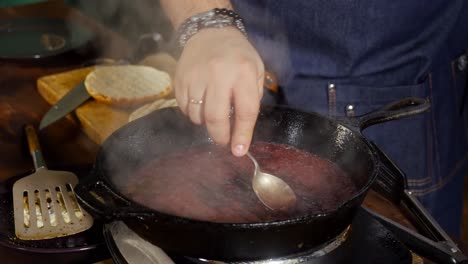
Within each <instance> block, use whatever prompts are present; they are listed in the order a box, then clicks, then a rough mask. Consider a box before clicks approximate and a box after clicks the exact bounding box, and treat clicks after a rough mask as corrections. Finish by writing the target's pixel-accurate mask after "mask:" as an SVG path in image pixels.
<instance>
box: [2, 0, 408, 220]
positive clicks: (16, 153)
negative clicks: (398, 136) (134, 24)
mask: <svg viewBox="0 0 468 264" xmlns="http://www.w3.org/2000/svg"><path fill="white" fill-rule="evenodd" d="M0 17H2V18H4V17H5V18H8V17H54V18H65V17H66V18H67V19H73V20H75V21H78V22H80V23H83V24H84V25H87V26H89V27H90V28H92V29H93V30H94V31H95V32H96V33H98V42H97V49H98V50H99V51H100V53H99V55H101V56H106V57H111V58H117V59H118V58H122V57H125V56H126V55H127V54H129V52H130V48H129V43H127V42H126V41H125V40H124V39H122V38H121V37H120V36H118V35H117V34H115V33H114V32H111V31H109V30H108V29H106V28H104V27H103V26H101V25H99V24H98V23H97V22H96V21H93V20H92V19H90V18H88V17H85V16H84V15H82V14H81V13H80V12H79V11H77V10H76V9H73V8H71V7H69V6H67V5H66V4H64V3H63V2H61V1H48V2H45V3H40V4H35V5H30V6H23V7H18V8H5V9H0ZM82 63H83V61H80V60H76V59H70V60H68V59H67V58H64V59H62V60H59V62H53V63H48V62H45V63H42V62H41V63H26V64H25V63H18V62H13V61H0V72H1V73H2V74H0V157H1V158H0V181H3V180H5V179H7V178H9V177H12V176H14V175H17V174H19V173H22V172H26V171H31V170H32V169H33V162H32V159H31V157H30V156H29V153H28V151H27V147H26V144H25V142H24V141H25V139H24V136H23V129H22V128H23V126H24V125H25V124H33V125H35V126H36V127H37V126H38V124H39V121H40V119H41V117H42V116H43V114H44V113H45V112H46V111H47V110H48V109H49V107H50V106H49V105H48V104H47V103H46V102H45V101H44V100H43V99H42V98H41V97H40V95H39V94H38V93H37V89H36V80H37V79H38V78H39V77H41V76H44V75H49V74H53V73H58V72H62V71H66V70H70V69H74V68H79V67H80V65H81V64H82ZM39 136H40V139H41V145H42V147H43V152H44V156H45V159H46V162H47V164H48V165H49V166H50V167H53V166H69V165H70V166H79V165H85V164H91V163H92V162H93V161H94V157H95V155H96V151H97V150H98V147H99V146H98V145H96V144H94V143H93V142H92V141H91V140H89V139H88V138H87V137H86V136H85V135H84V134H83V133H82V132H81V131H80V129H79V128H78V127H77V124H74V123H73V122H72V121H70V120H68V119H63V120H62V121H59V122H57V123H55V124H53V125H52V126H50V127H49V128H47V129H46V130H45V131H43V132H41V133H40V135H39ZM365 205H366V206H367V207H369V208H371V209H373V210H375V211H377V212H379V213H381V214H383V215H385V216H387V217H389V218H391V219H393V220H396V221H397V222H400V223H403V224H405V225H408V221H407V220H406V218H405V217H404V216H403V214H402V213H401V212H400V210H399V209H398V208H395V207H394V206H393V205H392V204H391V203H390V202H388V201H386V200H385V199H383V198H382V197H380V196H379V195H378V194H376V193H373V192H371V193H369V195H368V196H367V197H366V200H365Z"/></svg>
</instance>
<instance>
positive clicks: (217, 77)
mask: <svg viewBox="0 0 468 264" xmlns="http://www.w3.org/2000/svg"><path fill="white" fill-rule="evenodd" d="M263 76H264V66H263V62H262V60H261V58H260V56H259V55H258V53H257V51H256V50H255V48H254V47H253V46H252V45H251V44H250V43H249V41H248V40H247V39H246V38H245V36H244V35H243V34H242V33H241V32H239V31H238V30H237V29H235V28H231V27H226V28H221V29H219V28H213V29H203V30H201V31H200V32H198V33H197V34H196V35H195V36H193V37H192V38H191V39H190V40H189V41H188V42H187V44H186V45H185V47H184V51H183V52H182V55H181V57H180V59H179V62H178V65H177V70H176V74H175V95H176V99H177V103H178V104H179V106H180V109H181V110H182V111H183V112H184V113H185V114H186V115H187V116H189V117H190V119H191V120H192V122H194V123H195V124H205V125H206V127H207V129H208V133H209V134H210V136H211V138H212V139H213V141H214V142H215V143H217V144H222V145H226V144H228V143H229V142H230V144H231V151H232V153H233V154H234V155H236V156H243V155H244V154H245V153H247V150H248V148H249V146H250V142H251V140H252V134H253V129H254V126H255V122H256V120H257V116H258V111H259V108H260V100H261V98H262V96H263ZM190 100H195V101H199V100H200V101H202V102H203V103H201V104H200V103H194V102H190ZM231 106H233V107H234V116H233V118H234V122H233V125H234V127H233V128H232V133H231V122H230V116H229V115H230V110H231Z"/></svg>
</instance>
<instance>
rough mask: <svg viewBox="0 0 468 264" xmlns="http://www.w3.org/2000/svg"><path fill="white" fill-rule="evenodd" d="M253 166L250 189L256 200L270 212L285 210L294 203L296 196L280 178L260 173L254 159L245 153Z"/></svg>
mask: <svg viewBox="0 0 468 264" xmlns="http://www.w3.org/2000/svg"><path fill="white" fill-rule="evenodd" d="M247 156H248V157H249V158H250V159H251V160H252V161H253V163H254V164H255V171H254V176H253V179H252V188H253V190H254V191H255V194H256V195H257V197H258V199H259V200H260V201H261V202H262V203H263V204H264V205H265V206H266V207H268V208H269V209H271V210H287V209H289V208H290V207H291V206H293V205H294V204H295V203H296V195H295V194H294V191H293V190H292V189H291V187H289V185H288V184H287V183H286V182H284V181H283V180H281V179H280V178H278V177H276V176H274V175H271V174H268V173H265V172H262V171H261V170H260V166H259V165H258V162H257V161H256V160H255V158H254V157H253V156H252V155H251V154H250V153H249V152H247Z"/></svg>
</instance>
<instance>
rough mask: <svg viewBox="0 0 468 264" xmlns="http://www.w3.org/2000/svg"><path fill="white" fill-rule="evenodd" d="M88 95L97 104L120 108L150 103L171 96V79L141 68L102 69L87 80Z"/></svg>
mask: <svg viewBox="0 0 468 264" xmlns="http://www.w3.org/2000/svg"><path fill="white" fill-rule="evenodd" d="M85 86H86V89H87V91H88V93H89V94H90V95H91V96H92V97H93V98H94V99H96V100H97V101H100V102H103V103H107V104H112V105H120V106H130V105H137V104H143V103H148V102H151V101H154V100H155V99H158V98H163V97H165V96H167V95H168V94H169V93H170V92H171V89H172V88H171V77H170V76H169V74H168V73H166V72H164V71H160V70H157V69H155V68H153V67H149V66H142V65H112V66H99V67H96V69H95V70H94V71H92V72H91V73H90V74H88V75H87V76H86V79H85Z"/></svg>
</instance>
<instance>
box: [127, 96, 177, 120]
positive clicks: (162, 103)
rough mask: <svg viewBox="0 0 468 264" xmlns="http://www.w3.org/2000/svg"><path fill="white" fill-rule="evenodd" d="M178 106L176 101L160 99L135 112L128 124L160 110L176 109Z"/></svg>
mask: <svg viewBox="0 0 468 264" xmlns="http://www.w3.org/2000/svg"><path fill="white" fill-rule="evenodd" d="M175 106H177V102H176V99H168V100H166V99H159V100H156V101H154V102H153V103H149V104H145V105H144V106H142V107H140V108H138V109H136V110H135V111H133V112H132V113H131V114H130V116H129V117H128V122H132V121H134V120H136V119H138V118H140V117H143V116H145V115H147V114H149V113H151V112H153V111H156V110H158V109H162V108H165V107H175Z"/></svg>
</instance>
